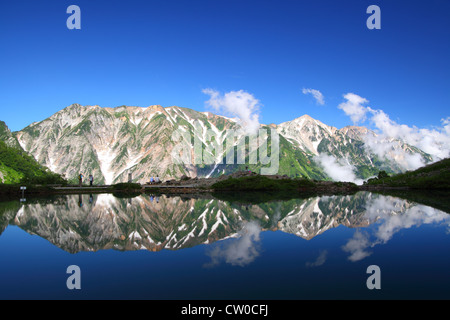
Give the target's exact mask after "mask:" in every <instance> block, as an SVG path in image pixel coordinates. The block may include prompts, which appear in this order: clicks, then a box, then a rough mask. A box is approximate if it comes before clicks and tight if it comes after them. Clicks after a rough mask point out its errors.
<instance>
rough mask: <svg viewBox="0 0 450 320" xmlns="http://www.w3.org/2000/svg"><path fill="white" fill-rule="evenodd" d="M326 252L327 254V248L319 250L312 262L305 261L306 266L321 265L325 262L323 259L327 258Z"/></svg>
mask: <svg viewBox="0 0 450 320" xmlns="http://www.w3.org/2000/svg"><path fill="white" fill-rule="evenodd" d="M327 254H328V251H327V250H324V251H322V252H320V254H319V256H318V257H317V259H316V260H315V261H313V262H306V266H307V267H318V266H321V265H323V264H324V263H325V261H326V260H327Z"/></svg>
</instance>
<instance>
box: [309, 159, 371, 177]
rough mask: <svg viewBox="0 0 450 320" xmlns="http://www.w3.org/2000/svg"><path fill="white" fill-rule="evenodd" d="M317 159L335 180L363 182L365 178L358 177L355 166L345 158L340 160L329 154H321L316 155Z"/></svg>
mask: <svg viewBox="0 0 450 320" xmlns="http://www.w3.org/2000/svg"><path fill="white" fill-rule="evenodd" d="M314 161H316V162H317V163H318V164H319V165H320V166H321V167H322V168H323V169H324V170H325V173H326V174H327V175H328V176H329V177H330V178H331V179H333V180H334V181H346V182H353V183H356V184H362V183H363V180H361V179H358V178H357V177H356V174H355V172H354V170H355V167H354V166H352V165H351V164H349V163H345V162H344V161H345V160H341V161H338V159H336V158H335V157H333V156H331V155H327V154H324V153H322V154H319V155H318V156H316V157H314Z"/></svg>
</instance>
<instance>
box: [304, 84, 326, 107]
mask: <svg viewBox="0 0 450 320" xmlns="http://www.w3.org/2000/svg"><path fill="white" fill-rule="evenodd" d="M302 92H303V94H311V95H312V96H313V97H314V99H316V102H317V104H319V105H321V106H323V105H324V104H325V99H324V97H323V94H322V92H320V91H319V90H316V89H310V88H309V89H305V88H303V90H302Z"/></svg>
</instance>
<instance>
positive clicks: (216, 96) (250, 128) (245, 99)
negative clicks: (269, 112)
mask: <svg viewBox="0 0 450 320" xmlns="http://www.w3.org/2000/svg"><path fill="white" fill-rule="evenodd" d="M202 92H203V93H204V94H207V95H209V96H210V99H209V100H208V101H206V105H208V106H210V107H212V108H213V109H214V110H216V111H217V112H225V113H227V114H228V115H231V116H233V117H237V118H238V119H239V122H238V123H239V124H240V125H241V127H242V129H243V130H244V132H245V133H246V134H256V133H257V131H258V129H259V127H260V123H259V109H260V106H261V105H260V102H259V100H258V99H256V98H255V97H254V96H253V95H252V94H250V93H248V92H245V91H243V90H239V91H230V92H228V93H225V94H224V95H223V96H221V95H220V93H219V92H218V91H216V90H213V89H203V90H202Z"/></svg>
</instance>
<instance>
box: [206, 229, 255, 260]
mask: <svg viewBox="0 0 450 320" xmlns="http://www.w3.org/2000/svg"><path fill="white" fill-rule="evenodd" d="M260 233H261V227H260V226H259V224H258V223H257V222H253V221H251V222H247V223H246V224H245V225H244V226H243V228H242V230H241V231H240V232H239V235H240V237H239V238H238V239H234V240H233V241H230V242H227V243H226V244H225V245H223V246H216V247H215V248H214V249H213V250H211V251H210V252H209V253H208V255H209V256H210V258H211V262H210V263H208V264H206V265H205V266H206V267H212V266H216V265H218V264H219V263H220V261H222V260H223V261H225V262H226V263H229V264H231V265H233V266H241V267H243V266H245V265H248V264H249V263H251V262H253V260H255V259H256V257H258V256H259V251H258V247H257V244H258V242H259V241H260V237H259V234H260Z"/></svg>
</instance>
